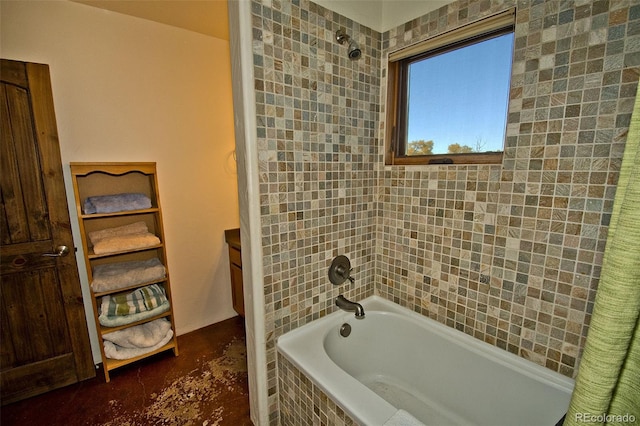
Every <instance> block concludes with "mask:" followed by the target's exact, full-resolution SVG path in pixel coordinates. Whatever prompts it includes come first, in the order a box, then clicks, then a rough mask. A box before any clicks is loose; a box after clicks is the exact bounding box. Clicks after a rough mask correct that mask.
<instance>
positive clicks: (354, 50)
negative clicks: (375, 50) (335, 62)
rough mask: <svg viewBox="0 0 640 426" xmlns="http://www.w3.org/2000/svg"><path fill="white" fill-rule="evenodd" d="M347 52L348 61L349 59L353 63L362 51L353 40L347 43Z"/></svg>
mask: <svg viewBox="0 0 640 426" xmlns="http://www.w3.org/2000/svg"><path fill="white" fill-rule="evenodd" d="M347 52H348V55H349V59H351V60H352V61H355V60H356V59H358V58H359V57H360V56H361V55H362V51H361V50H360V46H358V43H356V42H355V41H353V40H351V41H350V42H349V49H348V50H347Z"/></svg>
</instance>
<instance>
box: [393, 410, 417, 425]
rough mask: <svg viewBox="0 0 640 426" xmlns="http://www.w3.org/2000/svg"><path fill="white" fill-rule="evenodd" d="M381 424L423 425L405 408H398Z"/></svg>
mask: <svg viewBox="0 0 640 426" xmlns="http://www.w3.org/2000/svg"><path fill="white" fill-rule="evenodd" d="M383 426H425V424H424V423H422V422H421V421H420V420H418V419H416V418H415V417H413V416H412V415H411V414H409V413H408V412H407V411H405V410H402V409H401V410H398V411H396V413H395V414H394V415H393V416H391V418H390V419H389V420H387V421H386V422H385V423H384V425H383Z"/></svg>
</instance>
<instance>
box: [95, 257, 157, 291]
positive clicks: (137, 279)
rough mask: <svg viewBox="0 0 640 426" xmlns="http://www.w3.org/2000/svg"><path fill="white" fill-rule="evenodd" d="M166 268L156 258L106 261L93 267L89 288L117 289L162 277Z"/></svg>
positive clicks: (99, 289) (97, 289)
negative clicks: (115, 261)
mask: <svg viewBox="0 0 640 426" xmlns="http://www.w3.org/2000/svg"><path fill="white" fill-rule="evenodd" d="M166 276H167V270H166V268H165V267H164V265H163V264H162V263H161V262H160V259H158V258H155V257H154V258H152V259H148V260H136V261H132V262H117V263H107V264H104V265H96V266H95V267H94V268H93V280H92V281H91V288H92V289H93V291H95V292H101V291H110V290H117V289H119V288H124V287H129V286H133V285H137V284H144V283H148V282H152V281H157V280H161V279H164V278H165V277H166Z"/></svg>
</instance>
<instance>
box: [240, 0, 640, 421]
mask: <svg viewBox="0 0 640 426" xmlns="http://www.w3.org/2000/svg"><path fill="white" fill-rule="evenodd" d="M514 5H515V1H499V0H494V1H489V0H479V1H474V0H469V1H462V0H461V1H458V2H454V3H452V4H450V5H448V6H446V7H444V8H441V9H439V10H437V11H434V12H432V13H430V14H428V15H425V16H423V17H421V18H418V19H415V20H413V21H411V22H408V23H407V24H405V25H402V26H400V27H398V28H396V29H393V30H391V31H389V32H386V33H384V34H379V33H377V32H376V31H373V30H371V29H369V28H366V27H364V26H361V25H359V24H358V23H355V22H353V21H351V20H349V19H346V18H344V17H342V16H340V15H338V14H336V13H333V12H331V11H329V10H327V9H324V8H322V7H319V6H317V5H315V4H314V3H312V2H310V1H308V0H295V1H291V0H281V1H280V0H254V1H253V3H252V7H253V28H254V29H253V33H254V42H253V49H254V52H253V53H254V73H255V89H256V100H257V105H256V108H257V122H258V128H257V134H258V144H259V159H258V160H259V168H260V171H259V172H260V201H261V206H262V207H261V208H262V211H261V220H262V249H263V253H264V258H263V266H264V274H265V276H264V292H265V293H264V294H265V303H266V306H265V311H266V320H265V324H266V332H267V361H268V365H267V368H268V387H269V389H268V391H269V402H270V413H271V420H272V422H273V423H276V422H278V397H279V396H280V398H287V401H286V402H283V406H284V407H285V408H286V410H287V412H288V415H289V416H292V417H290V418H289V421H294V423H292V424H295V419H296V413H297V414H300V413H305V414H304V415H305V416H310V417H311V418H312V422H321V420H322V419H325V418H332V416H333V418H335V416H336V415H337V416H338V418H340V419H342V418H343V413H341V412H340V411H339V410H338V411H337V413H338V414H336V410H335V407H334V406H333V405H332V404H330V403H329V404H327V403H326V396H325V395H323V394H322V392H321V391H319V390H318V389H317V388H316V387H315V386H313V385H311V384H310V383H308V381H301V382H300V383H299V384H297V387H296V388H295V389H290V387H291V386H290V384H291V383H292V379H291V377H294V378H295V377H297V376H296V375H298V374H299V373H297V372H296V371H295V369H292V368H285V367H283V366H286V364H285V363H282V362H281V363H280V368H281V369H282V370H283V371H282V372H281V377H280V380H281V381H280V386H281V387H282V389H280V391H278V377H277V376H276V374H277V372H276V369H277V368H276V352H275V339H276V338H277V337H278V336H280V335H281V334H283V333H285V332H286V331H288V330H290V329H293V328H296V327H298V326H300V325H303V324H305V323H307V322H309V321H311V320H313V319H316V318H318V317H320V316H323V315H325V314H327V313H330V312H332V311H333V310H335V307H334V306H333V303H334V299H335V297H336V296H337V295H338V294H341V293H344V294H345V295H346V296H347V297H350V298H351V297H353V298H355V299H361V298H364V297H366V296H368V295H371V294H373V293H374V292H375V293H377V294H380V295H382V296H383V297H385V298H388V299H390V300H394V301H395V302H397V303H400V304H402V305H404V306H408V307H410V308H411V309H414V310H416V311H419V312H421V313H423V314H424V315H427V316H430V317H432V318H435V319H437V320H438V321H441V322H444V323H446V324H448V325H450V326H452V327H455V328H458V329H460V330H462V331H464V332H466V333H468V334H471V335H474V336H476V337H477V338H479V339H482V340H485V341H487V342H489V343H491V344H493V345H496V346H499V347H502V348H504V349H506V350H509V351H511V352H514V353H517V354H519V355H521V356H523V357H525V358H528V359H532V360H533V361H535V362H537V363H539V364H542V365H546V366H547V367H549V368H550V369H552V370H554V371H559V372H561V373H562V374H565V375H568V376H571V375H573V374H574V371H575V367H576V365H577V361H578V359H579V354H580V350H581V348H582V345H583V343H584V337H585V334H586V331H587V327H588V324H589V318H590V313H591V306H592V301H593V296H594V293H595V289H596V286H597V281H598V277H599V274H600V265H601V258H602V251H603V249H604V242H605V239H606V230H607V225H608V220H609V215H610V212H611V207H612V200H613V196H614V192H615V184H616V181H617V176H618V168H619V164H620V159H621V156H622V152H623V149H624V141H625V137H626V130H627V127H628V123H629V117H630V113H631V108H632V104H633V97H634V94H635V88H636V85H637V81H638V67H639V65H640V19H639V18H640V6H638V5H635V4H634V3H633V2H631V1H596V2H592V1H583V0H580V1H556V0H554V1H546V2H545V1H522V2H518V3H517V5H516V6H517V24H516V40H515V57H514V66H513V74H512V89H511V99H510V104H509V116H508V128H507V140H506V146H505V155H504V161H503V164H501V165H492V166H490V165H483V166H469V165H464V166H462V165H461V166H424V167H397V166H396V167H389V166H384V165H383V154H382V153H383V143H384V141H382V140H381V139H379V138H378V135H381V134H384V133H383V130H384V126H385V122H384V104H383V102H382V100H383V99H384V90H385V86H384V85H385V82H384V77H385V74H386V69H385V64H384V61H382V60H381V58H384V55H385V54H386V52H388V51H392V50H396V49H398V48H400V47H401V46H403V45H407V44H411V43H414V42H416V41H419V40H421V39H424V38H428V37H430V36H433V35H436V34H439V33H441V32H444V31H447V30H450V29H453V28H456V27H458V26H460V25H464V24H465V23H468V22H471V21H474V20H476V19H478V18H480V17H482V16H487V15H490V14H493V13H496V12H499V11H502V10H504V9H507V8H509V7H513V6H514ZM340 27H344V28H346V30H347V32H348V33H349V34H350V35H352V36H353V37H354V38H355V39H356V41H357V42H358V43H359V44H360V45H361V47H362V48H363V57H362V58H361V59H360V60H358V61H350V60H348V59H347V56H346V47H345V46H341V45H339V44H337V43H336V42H335V41H334V34H335V31H336V30H337V29H339V28H340ZM471 71H472V70H470V72H471ZM338 254H345V255H347V256H348V257H349V258H350V259H351V261H352V265H353V266H354V274H353V275H354V276H355V278H356V281H355V284H344V285H342V286H340V287H334V286H333V285H332V284H330V283H329V282H328V279H327V270H328V267H329V264H330V262H331V260H332V259H333V257H335V256H336V255H338ZM294 381H295V380H294ZM279 393H280V395H279ZM327 406H329V407H332V408H330V409H329V412H325V410H324V409H323V407H327ZM283 414H284V413H283ZM285 417H286V416H285ZM284 420H285V424H286V421H287V420H286V418H285V419H284ZM344 421H345V423H347V424H348V423H349V419H348V418H346V419H344Z"/></svg>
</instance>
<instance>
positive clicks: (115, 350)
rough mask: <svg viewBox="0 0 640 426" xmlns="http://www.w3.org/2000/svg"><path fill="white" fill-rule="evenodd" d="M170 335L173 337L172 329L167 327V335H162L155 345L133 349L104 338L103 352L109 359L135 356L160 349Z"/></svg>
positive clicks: (168, 339)
mask: <svg viewBox="0 0 640 426" xmlns="http://www.w3.org/2000/svg"><path fill="white" fill-rule="evenodd" d="M172 337H173V330H171V329H169V331H168V332H167V335H166V336H164V338H163V339H162V340H161V341H160V342H158V344H157V345H154V346H150V347H148V348H135V349H132V348H123V347H120V346H118V345H115V344H114V343H113V342H110V341H108V340H105V341H104V354H105V355H106V356H107V358H111V359H129V358H135V357H137V356H141V355H144V354H148V353H149V352H153V351H155V350H156V349H160V348H161V347H163V346H164V345H166V344H167V343H169V341H170V340H171V338H172Z"/></svg>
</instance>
